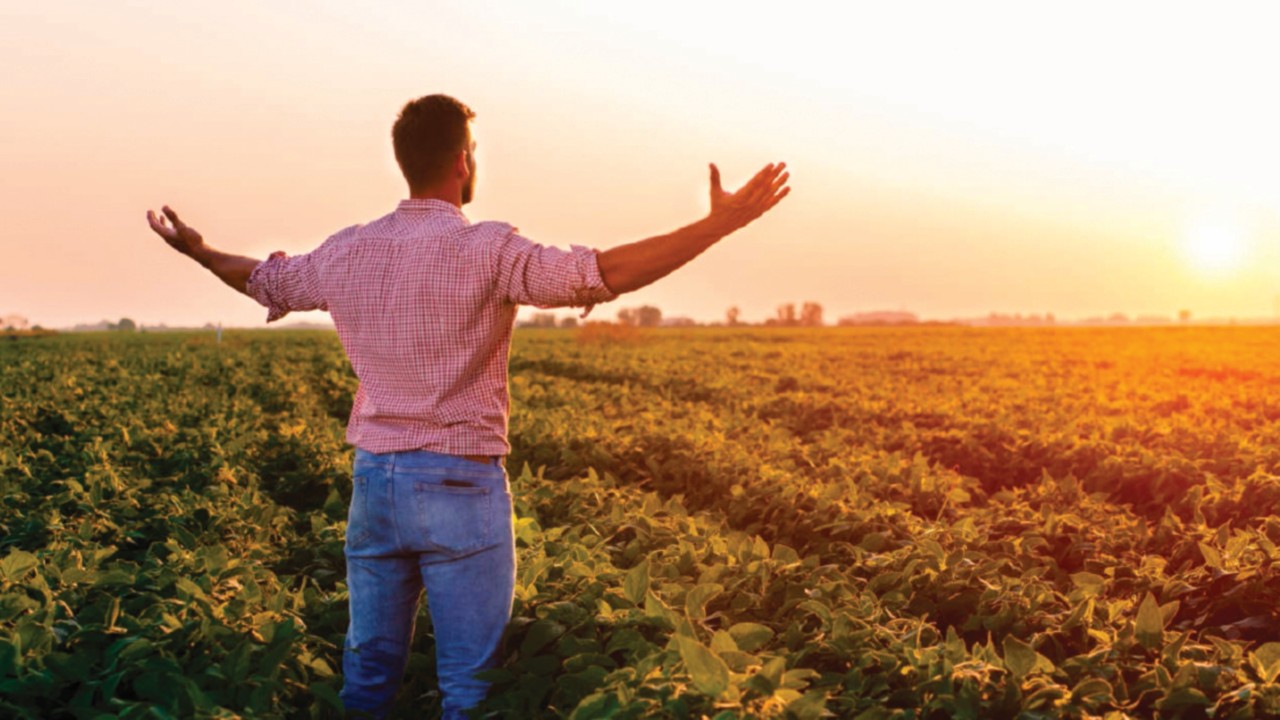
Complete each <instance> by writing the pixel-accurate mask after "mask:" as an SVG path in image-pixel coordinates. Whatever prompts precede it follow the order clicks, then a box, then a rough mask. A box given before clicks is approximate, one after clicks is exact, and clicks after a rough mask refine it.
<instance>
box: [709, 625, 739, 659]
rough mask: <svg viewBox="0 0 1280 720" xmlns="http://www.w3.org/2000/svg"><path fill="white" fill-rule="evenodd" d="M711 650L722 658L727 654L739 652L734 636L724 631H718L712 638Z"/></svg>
mask: <svg viewBox="0 0 1280 720" xmlns="http://www.w3.org/2000/svg"><path fill="white" fill-rule="evenodd" d="M711 650H712V652H714V653H715V654H717V655H720V656H721V657H723V656H724V654H725V653H729V652H738V643H737V642H735V641H734V639H733V636H732V635H730V634H729V633H727V632H725V631H724V630H717V631H716V632H715V634H714V635H712V636H711Z"/></svg>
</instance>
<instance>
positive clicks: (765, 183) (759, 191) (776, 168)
mask: <svg viewBox="0 0 1280 720" xmlns="http://www.w3.org/2000/svg"><path fill="white" fill-rule="evenodd" d="M786 168H787V164H786V163H770V164H769V165H767V166H765V170H762V171H761V172H760V174H759V175H758V176H757V177H758V185H757V186H756V188H755V192H754V193H753V195H754V197H755V198H760V197H764V196H766V195H768V194H769V193H770V192H771V191H772V188H773V187H774V185H775V183H777V181H778V177H779V176H780V175H782V173H783V172H784V171H785V170H786Z"/></svg>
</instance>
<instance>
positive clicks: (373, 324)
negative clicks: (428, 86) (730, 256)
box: [147, 95, 790, 718]
mask: <svg viewBox="0 0 1280 720" xmlns="http://www.w3.org/2000/svg"><path fill="white" fill-rule="evenodd" d="M474 117H475V114H474V113H473V112H472V111H471V109H470V108H468V107H467V106H466V105H464V104H462V103H461V102H459V101H457V100H455V99H454V98H451V97H448V96H446V95H429V96H426V97H422V98H419V99H417V100H413V101H411V102H409V103H408V104H406V105H405V106H404V108H403V110H401V112H400V116H399V118H398V119H397V120H396V122H395V125H394V127H393V128H392V141H393V145H394V148H395V154H396V161H397V162H398V163H399V164H400V169H401V171H402V172H403V174H404V177H405V180H406V181H407V183H408V186H409V198H408V199H407V200H402V201H401V202H400V203H399V205H398V207H397V208H396V210H395V211H394V212H392V213H390V214H389V215H386V216H384V217H381V218H378V219H377V220H374V221H372V222H370V223H367V224H365V225H356V226H352V227H350V228H347V229H345V230H342V231H340V232H338V233H337V234H335V235H333V236H332V237H330V238H329V239H328V240H326V241H325V242H324V243H323V244H322V245H321V246H320V247H318V248H316V249H315V250H313V251H312V252H310V253H307V254H305V255H299V256H296V257H287V256H286V255H285V254H284V253H281V252H276V253H272V254H271V256H270V257H268V258H267V259H266V260H265V261H261V262H260V261H258V260H256V259H252V258H247V257H240V256H236V255H229V254H226V253H223V252H219V251H218V250H215V249H213V248H212V247H210V246H208V245H206V244H205V242H204V240H203V239H202V238H201V236H200V234H199V233H198V232H196V231H195V230H194V229H192V228H191V227H190V226H188V225H186V224H185V223H183V222H182V220H180V219H179V218H178V215H177V213H175V212H174V211H173V210H172V209H170V208H169V207H168V206H165V207H164V208H163V216H158V215H157V214H156V213H154V212H152V211H148V212H147V221H148V223H150V225H151V229H152V230H154V231H155V232H156V233H157V234H159V235H160V236H161V237H162V238H164V239H165V241H166V242H167V243H168V244H169V245H170V246H172V247H173V248H174V249H176V250H178V251H179V252H181V253H183V254H184V255H187V256H189V257H191V258H192V259H194V260H195V261H197V262H199V263H200V264H201V265H203V266H204V267H206V268H207V269H209V270H210V271H212V272H213V273H214V274H215V275H217V276H218V277H219V278H220V279H222V281H223V282H225V283H227V284H228V285H230V286H231V287H233V288H235V289H236V290H238V291H240V292H242V293H245V294H246V295H249V296H250V297H252V298H254V299H255V300H257V301H258V302H259V303H261V304H262V305H264V306H266V307H267V308H268V314H267V322H272V321H274V320H278V319H280V318H281V317H283V316H284V315H285V314H287V313H288V312H290V311H293V310H315V309H320V310H327V311H328V312H329V313H330V315H332V316H333V323H334V325H335V326H336V328H337V331H338V337H339V339H340V340H341V342H342V346H343V348H344V349H345V350H346V353H347V356H348V357H349V358H350V360H351V366H352V368H353V370H354V371H355V374H356V376H357V377H358V378H359V381H360V384H359V387H358V390H357V391H356V396H355V401H354V404H353V405H352V408H351V417H350V421H349V423H348V426H347V440H348V441H349V442H351V443H352V444H353V445H355V447H356V452H355V463H354V468H353V483H352V485H353V490H352V496H351V507H350V511H349V515H348V522H347V536H346V546H345V552H346V557H347V585H348V588H349V591H350V616H351V620H350V625H349V626H348V631H347V637H346V641H345V643H344V649H343V662H342V669H343V675H344V685H343V689H342V701H343V704H344V705H345V706H346V708H347V709H348V710H359V711H364V712H367V713H369V714H371V715H373V716H375V717H382V716H385V715H386V713H387V712H388V710H389V708H390V707H391V704H392V702H393V700H394V699H395V694H396V692H397V690H398V689H399V687H400V682H401V679H402V676H403V672H404V667H405V662H406V660H407V658H408V652H409V642H410V639H411V638H412V637H413V627H414V619H415V617H416V615H417V608H418V601H419V595H420V594H421V592H422V590H423V589H424V588H425V590H426V593H427V603H428V607H429V610H430V613H431V619H432V626H433V628H434V630H435V638H436V658H437V668H438V674H439V685H440V691H441V696H442V702H443V706H444V717H445V718H461V717H464V716H465V711H466V710H467V709H469V708H472V707H474V706H475V705H477V704H478V703H479V702H480V701H481V700H482V699H483V698H484V695H485V692H486V690H487V689H488V685H487V684H486V683H484V682H482V681H480V680H477V679H476V678H475V677H474V675H475V673H476V672H478V671H480V670H483V669H485V668H488V667H492V666H493V665H494V663H495V662H496V661H497V657H496V653H497V650H498V645H499V642H500V640H501V637H502V633H503V631H504V630H505V628H506V624H507V621H508V620H509V619H510V615H511V604H512V599H513V589H514V581H515V546H514V539H513V537H512V527H511V494H510V487H509V485H508V482H507V476H506V471H505V469H504V465H503V462H502V458H503V456H505V455H506V454H507V452H508V451H509V450H510V445H509V444H508V442H507V417H508V402H509V398H508V393H507V354H508V349H509V347H510V342H511V332H512V328H513V326H514V323H515V317H516V309H517V307H518V306H519V305H522V304H529V305H536V306H539V307H544V308H549V307H566V306H574V307H584V306H585V307H586V308H587V311H589V310H590V308H591V306H592V305H593V304H595V303H600V302H605V301H608V300H612V299H614V298H616V297H617V296H618V295H620V294H622V293H626V292H631V291H632V290H637V289H639V288H642V287H644V286H646V285H648V284H650V283H652V282H654V281H655V280H657V279H659V278H661V277H663V276H665V275H667V274H668V273H670V272H671V271H673V270H675V269H676V268H678V267H680V266H681V265H684V264H685V263H686V262H688V261H689V260H692V259H693V258H694V257H696V256H697V255H699V254H700V253H702V252H703V251H704V250H706V249H707V248H708V247H710V246H711V245H713V244H714V243H715V242H716V241H718V240H720V239H721V238H723V237H724V236H726V235H728V234H729V233H732V232H733V231H735V230H738V229H739V228H741V227H743V226H745V225H747V224H748V223H750V222H751V221H753V220H755V219H756V218H758V217H760V215H761V214H763V213H764V212H765V211H767V210H769V209H770V208H772V207H773V206H774V205H776V204H777V203H778V202H779V201H780V200H781V199H782V198H784V197H786V195H787V193H788V192H790V188H789V187H787V179H788V173H786V172H785V165H783V164H776V165H774V164H771V165H768V166H766V167H765V168H764V169H762V170H761V171H760V172H758V173H757V174H756V175H755V177H753V178H752V179H751V180H750V181H749V182H748V183H747V184H746V185H745V186H743V187H742V188H741V189H739V190H738V191H736V192H733V193H729V192H725V191H724V190H723V189H721V187H720V173H719V171H718V170H717V168H716V166H715V165H712V166H711V211H710V213H709V214H708V215H707V216H706V217H705V218H703V219H701V220H698V221H697V222H694V223H693V224H691V225H688V226H686V227H683V228H681V229H679V230H676V231H674V232H671V233H667V234H665V235H659V236H656V237H651V238H648V239H645V240H640V241H638V242H633V243H630V244H627V245H621V246H619V247H615V248H612V249H609V250H606V251H603V252H597V251H594V250H591V249H589V248H585V247H582V246H573V247H572V248H571V249H570V250H569V251H564V250H561V249H559V248H555V247H544V246H542V245H539V244H537V243H534V242H532V241H531V240H528V239H526V238H524V237H522V236H521V235H520V234H519V233H517V232H516V230H515V228H513V227H511V226H510V225H507V224H505V223H496V222H482V223H472V222H470V221H469V220H468V219H467V218H466V216H464V215H463V214H462V210H461V208H462V206H463V205H465V204H467V203H468V202H470V200H471V198H472V195H473V194H474V191H475V183H476V162H475V149H476V144H475V141H474V140H473V139H472V135H471V120H472V119H473V118H474Z"/></svg>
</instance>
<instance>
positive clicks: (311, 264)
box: [245, 251, 329, 322]
mask: <svg viewBox="0 0 1280 720" xmlns="http://www.w3.org/2000/svg"><path fill="white" fill-rule="evenodd" d="M315 265H316V261H315V257H314V253H307V254H306V255H298V256H296V257H289V256H288V255H286V254H285V253H284V252H282V251H277V252H273V253H271V255H270V257H268V258H267V259H266V260H263V261H262V262H260V263H258V265H257V266H256V267H255V268H254V269H253V272H251V273H250V274H249V280H248V281H247V282H246V283H245V293H246V294H248V295H249V297H251V298H253V299H254V300H257V301H258V303H259V304H261V305H262V306H263V307H265V308H267V322H273V321H275V320H279V319H280V318H282V317H284V316H285V315H288V314H289V313H290V312H292V311H294V310H328V309H329V306H328V303H326V302H325V298H324V295H323V293H322V292H321V288H320V278H319V275H318V273H317V272H316V267H315Z"/></svg>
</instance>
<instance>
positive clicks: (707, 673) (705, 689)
mask: <svg viewBox="0 0 1280 720" xmlns="http://www.w3.org/2000/svg"><path fill="white" fill-rule="evenodd" d="M676 644H677V645H678V646H679V648H680V659H681V660H683V661H684V666H685V668H686V669H688V671H689V677H690V679H691V680H693V685H694V687H696V688H698V691H699V692H701V693H703V694H704V695H709V696H711V697H719V696H720V694H721V693H723V692H724V691H725V690H727V689H728V688H729V666H728V665H725V663H724V661H723V660H721V659H720V656H718V655H716V654H715V653H713V652H711V650H710V648H708V647H707V646H705V645H703V644H702V643H700V642H698V641H697V640H694V639H693V638H689V637H685V636H683V635H677V636H676Z"/></svg>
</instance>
